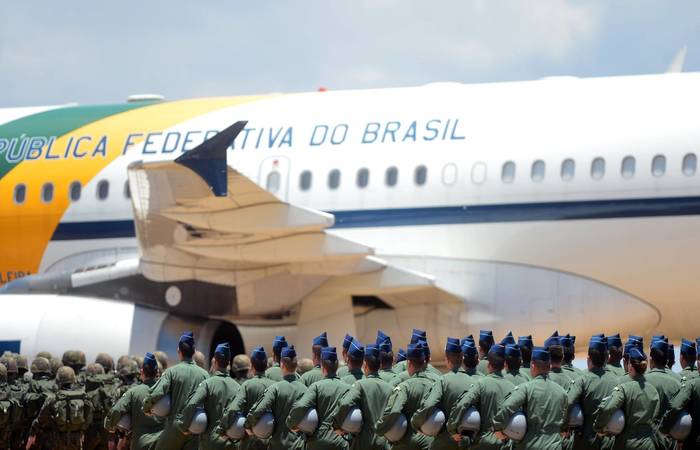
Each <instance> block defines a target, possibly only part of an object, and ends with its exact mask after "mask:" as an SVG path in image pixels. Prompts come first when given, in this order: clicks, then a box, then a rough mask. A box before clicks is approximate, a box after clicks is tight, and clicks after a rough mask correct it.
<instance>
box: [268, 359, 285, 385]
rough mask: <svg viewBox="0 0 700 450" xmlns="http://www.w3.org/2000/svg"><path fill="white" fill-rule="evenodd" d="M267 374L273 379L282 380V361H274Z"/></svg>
mask: <svg viewBox="0 0 700 450" xmlns="http://www.w3.org/2000/svg"><path fill="white" fill-rule="evenodd" d="M265 376H266V377H267V378H269V379H271V380H272V381H282V368H281V367H280V363H278V362H276V363H273V364H272V367H270V368H268V369H267V370H266V371H265Z"/></svg>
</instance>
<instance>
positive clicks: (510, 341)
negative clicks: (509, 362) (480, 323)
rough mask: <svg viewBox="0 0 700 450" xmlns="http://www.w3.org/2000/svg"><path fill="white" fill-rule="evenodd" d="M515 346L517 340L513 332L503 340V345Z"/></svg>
mask: <svg viewBox="0 0 700 450" xmlns="http://www.w3.org/2000/svg"><path fill="white" fill-rule="evenodd" d="M513 344H515V338H514V337H513V332H512V331H509V332H508V334H506V336H505V337H504V338H503V339H501V345H513Z"/></svg>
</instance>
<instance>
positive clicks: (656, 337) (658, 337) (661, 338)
mask: <svg viewBox="0 0 700 450" xmlns="http://www.w3.org/2000/svg"><path fill="white" fill-rule="evenodd" d="M654 341H666V342H668V338H667V337H666V336H664V335H663V334H655V335H654V336H652V337H651V342H654Z"/></svg>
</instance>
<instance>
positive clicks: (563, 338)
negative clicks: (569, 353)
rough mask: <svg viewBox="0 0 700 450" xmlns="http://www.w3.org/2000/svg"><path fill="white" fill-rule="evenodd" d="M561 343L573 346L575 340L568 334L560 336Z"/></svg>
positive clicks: (563, 345) (564, 345) (565, 345)
mask: <svg viewBox="0 0 700 450" xmlns="http://www.w3.org/2000/svg"><path fill="white" fill-rule="evenodd" d="M559 344H560V345H561V346H562V347H571V346H572V345H573V342H571V336H569V335H568V334H567V335H566V336H560V337H559Z"/></svg>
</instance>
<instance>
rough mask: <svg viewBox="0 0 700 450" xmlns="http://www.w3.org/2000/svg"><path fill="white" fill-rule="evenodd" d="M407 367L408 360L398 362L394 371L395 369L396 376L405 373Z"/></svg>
mask: <svg viewBox="0 0 700 450" xmlns="http://www.w3.org/2000/svg"><path fill="white" fill-rule="evenodd" d="M407 365H408V362H407V361H406V360H404V361H400V362H397V363H396V364H394V367H393V368H392V369H393V371H394V373H395V374H396V375H398V374H400V373H401V372H403V371H404V370H406V366H407Z"/></svg>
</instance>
